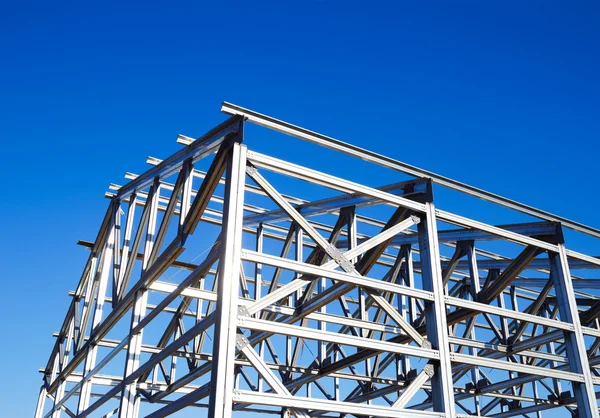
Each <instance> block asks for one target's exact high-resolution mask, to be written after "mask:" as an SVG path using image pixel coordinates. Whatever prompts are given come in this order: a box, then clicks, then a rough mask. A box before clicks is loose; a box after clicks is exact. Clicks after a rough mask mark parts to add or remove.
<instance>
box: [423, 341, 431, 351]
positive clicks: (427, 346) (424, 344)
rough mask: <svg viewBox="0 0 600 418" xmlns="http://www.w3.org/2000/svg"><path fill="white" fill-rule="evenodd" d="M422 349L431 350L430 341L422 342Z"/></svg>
mask: <svg viewBox="0 0 600 418" xmlns="http://www.w3.org/2000/svg"><path fill="white" fill-rule="evenodd" d="M421 347H422V348H426V349H428V350H431V349H432V348H433V345H432V344H431V342H430V341H427V340H423V343H422V344H421Z"/></svg>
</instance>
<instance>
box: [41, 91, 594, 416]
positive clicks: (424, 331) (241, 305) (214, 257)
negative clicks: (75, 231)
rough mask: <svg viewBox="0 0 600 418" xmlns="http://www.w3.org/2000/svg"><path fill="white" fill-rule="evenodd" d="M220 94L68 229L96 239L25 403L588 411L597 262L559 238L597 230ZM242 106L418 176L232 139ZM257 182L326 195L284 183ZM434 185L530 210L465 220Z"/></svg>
mask: <svg viewBox="0 0 600 418" xmlns="http://www.w3.org/2000/svg"><path fill="white" fill-rule="evenodd" d="M222 111H223V112H224V113H226V114H228V115H230V117H229V119H227V120H226V121H225V122H223V123H222V124H220V125H219V126H217V127H216V128H214V129H212V130H211V131H209V132H208V133H206V134H205V135H203V136H202V137H200V138H199V139H195V140H194V139H192V138H189V137H186V136H181V135H180V136H179V137H178V142H179V143H180V144H182V145H184V147H183V148H182V149H181V150H180V151H179V152H177V153H175V154H173V155H172V156H170V157H169V158H167V159H165V160H162V161H161V160H158V159H156V158H149V160H148V162H149V163H150V164H151V165H152V168H150V169H149V170H148V171H146V172H145V173H143V174H141V175H135V174H131V173H128V174H127V175H126V177H127V178H128V179H130V180H131V181H130V182H129V183H127V184H126V185H124V186H118V185H111V189H112V191H111V192H109V193H107V197H109V198H110V204H109V207H108V210H107V212H106V215H105V217H104V219H103V221H102V223H101V226H100V229H99V232H98V235H97V237H96V239H95V241H94V242H90V243H88V242H81V244H82V245H84V246H86V247H87V248H89V250H90V255H89V258H88V260H87V262H86V265H85V268H84V270H83V273H82V275H81V279H80V281H79V284H78V286H77V288H76V290H75V291H74V292H72V301H71V304H70V306H69V308H68V311H67V315H66V318H65V320H64V322H63V324H62V327H61V328H60V331H59V332H58V333H56V334H55V336H56V341H55V345H54V347H53V349H52V352H51V355H50V358H49V361H48V364H47V365H46V367H45V368H44V369H42V370H41V371H42V373H43V384H42V386H41V390H40V393H39V398H38V403H37V408H36V412H35V418H59V417H60V416H61V415H63V414H66V415H67V416H70V417H87V416H102V417H109V416H113V415H118V416H119V417H127V418H131V417H138V416H148V417H152V418H159V417H164V416H168V415H171V414H182V413H185V412H184V411H189V410H190V409H191V410H193V411H194V412H195V413H196V414H197V413H198V410H197V409H196V408H194V407H201V408H205V409H204V410H205V411H207V412H205V415H204V416H206V414H207V416H209V417H215V418H226V417H231V416H233V415H238V414H245V413H250V414H252V413H268V414H278V415H281V416H286V417H287V416H296V417H317V416H323V417H326V416H336V417H337V416H339V417H342V416H357V417H415V418H420V417H423V418H425V417H447V418H455V417H459V416H464V417H469V416H489V417H497V418H500V417H511V416H526V417H527V416H537V417H540V416H541V415H542V412H543V411H548V410H555V409H556V410H559V411H561V416H562V415H572V416H579V417H584V418H591V417H596V418H597V417H598V416H599V415H598V403H597V400H596V399H597V397H598V393H600V392H597V390H596V389H595V386H596V385H600V373H599V370H598V367H600V354H599V353H598V349H599V347H600V327H599V322H598V318H599V317H600V296H597V295H596V293H595V292H596V291H597V290H598V286H599V281H598V280H595V279H589V278H583V277H577V276H572V275H571V272H572V271H579V270H593V269H599V268H600V259H598V258H596V257H592V256H589V255H586V254H583V253H579V252H576V251H572V250H570V249H567V248H566V246H565V239H564V236H563V228H567V229H571V230H574V231H577V232H578V233H583V234H587V235H590V236H592V237H595V238H600V231H599V230H597V229H594V228H591V227H588V226H585V225H582V224H580V223H577V222H573V221H570V220H568V219H564V218H561V217H558V216H555V215H552V214H550V213H547V212H543V211H541V210H538V209H535V208H532V207H530V206H526V205H523V204H521V203H518V202H515V201H512V200H509V199H506V198H503V197H501V196H498V195H494V194H491V193H489V192H486V191H483V190H480V189H476V188H474V187H471V186H468V185H465V184H462V183H459V182H457V181H454V180H451V179H448V178H445V177H442V176H439V175H436V174H434V173H430V172H426V171H424V170H421V169H418V168H416V167H412V166H409V165H407V164H405V163H401V162H399V161H395V160H393V159H391V158H388V157H384V156H381V155H378V154H375V153H372V152H369V151H366V150H363V149H360V148H358V147H355V146H353V145H350V144H346V143H343V142H341V141H339V140H336V139H333V138H330V137H326V136H324V135H321V134H318V133H315V132H312V131H308V130H306V129H304V128H300V127H297V126H294V125H291V124H289V123H286V122H283V121H280V120H277V119H274V118H271V117H268V116H265V115H262V114H259V113H257V112H254V111H251V110H248V109H244V108H241V107H239V106H236V105H233V104H229V103H224V104H223V107H222ZM246 123H252V124H256V125H259V126H262V127H266V128H269V129H272V130H275V131H278V132H280V133H283V134H286V135H291V136H294V137H297V138H300V139H303V140H306V141H309V142H312V143H315V144H318V145H320V146H323V147H327V148H330V149H333V150H335V151H338V152H340V153H344V154H348V155H352V156H356V157H359V158H361V159H362V160H364V161H367V162H370V163H373V164H377V165H380V166H383V167H385V168H388V169H390V170H392V171H393V172H396V173H397V172H401V173H404V174H407V175H409V176H412V178H411V179H408V180H406V181H403V182H399V183H394V184H391V185H387V186H384V187H379V188H374V187H370V186H367V185H364V184H360V183H357V182H353V181H349V180H346V179H344V178H341V177H336V176H333V175H330V174H326V173H324V172H321V171H316V170H313V169H310V168H307V167H303V166H300V165H296V164H293V163H291V162H288V161H283V160H281V159H277V158H274V157H271V156H268V155H264V154H261V153H258V152H255V151H253V150H251V149H247V147H246V145H245V143H244V144H243V143H242V142H243V140H244V125H245V124H246ZM208 163H210V164H209V165H208ZM202 164H206V165H208V168H207V169H206V170H205V171H202V170H201V169H200V168H199V167H200V166H201V165H202ZM272 177H278V178H286V179H291V180H288V181H297V180H300V181H302V182H304V183H307V184H308V185H309V186H310V188H311V189H310V190H317V189H318V190H320V193H318V194H315V195H316V196H323V195H326V196H327V197H325V198H320V197H319V198H318V199H317V198H312V199H301V198H298V197H293V196H291V195H289V194H283V193H282V192H281V191H280V190H279V189H280V188H279V189H278V188H277V187H275V186H274V184H275V182H274V181H272V180H269V179H270V178H272ZM282 184H284V185H285V184H287V183H286V182H283V183H282ZM434 186H435V187H434ZM437 187H445V188H449V189H452V190H454V191H457V192H460V193H463V194H467V195H470V196H474V197H477V198H479V199H483V200H486V201H488V202H491V203H493V204H495V205H500V206H504V207H507V208H509V209H513V210H516V211H518V212H521V213H523V214H525V215H528V216H532V217H535V218H538V220H537V221H536V222H524V223H518V224H510V225H501V226H492V225H488V224H485V223H482V222H478V221H475V220H472V219H468V218H466V217H462V216H459V215H456V214H453V213H450V212H447V211H444V210H441V209H438V208H436V207H435V206H434V193H433V192H434V189H435V188H437ZM326 193H327V194H326ZM258 202H262V203H261V204H260V205H259V203H258ZM366 214H369V215H368V216H367V215H366ZM371 214H377V215H378V216H381V217H380V218H379V219H378V218H376V217H375V216H371ZM209 230H210V231H212V235H211V233H210V232H209ZM211 236H212V237H213V238H214V241H213V242H210V243H207V240H208V239H210V238H209V237H211ZM193 239H197V240H198V242H203V243H204V245H205V246H206V245H208V246H209V247H208V248H209V250H206V251H205V252H203V253H201V256H202V258H203V259H202V260H201V261H200V262H199V263H198V262H196V259H197V258H198V257H196V259H191V258H190V257H187V258H186V257H185V253H184V251H185V249H186V248H188V247H190V248H192V244H191V243H192V240H193ZM490 243H491V244H494V245H495V247H494V248H501V249H506V251H507V252H510V253H511V255H509V256H507V255H502V254H499V253H498V252H499V250H498V252H496V250H494V251H492V250H488V249H486V245H488V244H490ZM444 254H447V255H444ZM174 271H176V272H177V273H178V272H184V273H185V274H183V275H180V276H178V278H177V279H175V280H174V279H173V275H172V272H174ZM184 276H185V277H184ZM115 338H116V339H115ZM115 370H116V371H115ZM188 407H191V408H188Z"/></svg>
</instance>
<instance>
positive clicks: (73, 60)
mask: <svg viewBox="0 0 600 418" xmlns="http://www.w3.org/2000/svg"><path fill="white" fill-rule="evenodd" d="M599 19H600V3H598V2H593V1H589V2H586V1H576V0H574V1H564V2H559V1H525V2H512V1H459V2H451V1H444V2H416V1H414V2H413V1H410V2H408V1H407V2H403V1H398V2H392V1H376V2H358V1H347V2H343V1H319V2H309V3H306V4H305V3H301V2H281V3H270V2H266V1H261V2H257V3H256V4H250V2H239V3H237V2H227V3H225V4H219V3H216V2H215V3H212V4H211V3H203V4H197V3H194V2H190V3H179V2H170V3H169V4H167V3H163V4H158V3H156V4H152V3H150V4H149V3H147V2H146V3H142V2H140V3H137V4H136V3H125V2H124V3H116V2H115V3H112V4H109V3H107V2H90V3H81V2H60V3H56V2H30V1H23V2H13V3H7V2H5V3H3V4H2V5H1V6H0V51H1V52H2V65H1V66H0V140H1V141H2V157H3V158H2V165H1V170H2V178H3V179H4V180H3V183H2V189H3V192H4V196H5V200H4V204H3V205H2V206H0V219H2V228H1V229H0V234H1V235H0V251H1V253H2V256H0V271H1V272H2V283H3V292H1V294H0V303H1V307H0V309H1V317H2V320H1V321H0V324H1V325H0V326H1V329H2V335H3V336H4V341H3V344H1V345H0V355H1V356H2V360H1V363H0V365H1V368H2V372H3V376H4V377H3V379H2V380H1V381H0V403H1V404H2V405H3V415H4V416H6V417H22V416H23V417H25V416H31V414H32V413H33V408H34V404H35V398H36V396H37V390H38V387H39V384H40V381H41V380H40V375H39V374H38V373H37V369H38V368H39V367H42V366H43V365H45V363H46V361H47V355H48V353H49V351H50V349H51V347H52V343H53V341H52V337H51V333H52V332H53V331H56V330H58V328H59V326H60V324H61V322H62V320H63V317H64V313H65V310H66V307H67V304H68V302H69V298H68V296H67V292H68V291H69V290H70V289H74V288H75V286H76V283H77V280H78V279H79V274H80V272H81V269H82V267H83V263H84V260H85V258H86V257H87V254H86V251H85V250H84V249H82V248H79V247H77V246H76V245H75V243H76V242H77V240H78V239H87V240H93V238H94V236H95V232H96V228H97V227H98V224H99V221H100V218H101V216H102V215H103V213H104V211H105V209H106V205H107V204H108V202H107V201H106V199H104V198H103V193H104V191H105V190H106V189H107V186H108V184H109V183H111V182H115V183H123V182H124V180H123V174H124V172H125V171H136V172H141V171H143V170H145V169H146V166H145V164H144V161H145V158H146V156H147V155H154V156H158V157H165V156H167V155H169V154H171V153H172V152H174V151H175V150H177V149H178V148H177V145H176V144H175V143H174V140H175V137H176V135H177V134H178V133H184V134H187V135H190V136H199V135H200V134H202V133H203V132H204V131H206V130H208V129H209V128H211V127H212V126H214V125H215V124H217V123H219V122H220V121H222V120H223V119H224V117H223V116H222V115H221V114H220V113H219V108H220V103H221V101H223V100H227V101H231V102H233V103H236V104H239V105H242V106H245V107H249V108H252V109H255V110H257V111H260V112H263V113H267V114H270V115H272V116H275V117H279V118H282V119H284V120H288V121H290V122H293V123H296V124H299V125H301V126H305V127H307V128H310V129H314V130H317V131H320V132H323V133H326V134H329V135H332V136H335V137H337V138H340V139H343V140H346V141H348V142H351V143H354V144H357V145H359V146H363V147H366V148H369V149H372V150H374V151H377V152H381V153H385V154H387V155H390V156H392V157H395V158H397V159H400V160H403V161H406V162H408V163H411V164H414V165H417V166H420V167H423V168H426V169H430V170H432V171H435V172H438V173H440V174H444V175H447V176H450V177H453V178H456V179H458V180H462V181H465V182H468V183H471V184H473V185H475V186H478V187H481V188H485V189H488V190H490V191H493V192H496V193H499V194H503V195H505V196H508V197H511V198H514V199H517V200H520V201H523V202H525V203H528V204H531V205H534V206H538V207H540V208H543V209H545V210H548V211H550V212H554V213H557V214H560V215H562V216H565V217H569V218H573V219H576V220H578V221H580V222H583V223H587V224H590V225H592V226H596V227H600V224H599V223H598V221H597V218H596V216H597V209H596V207H597V204H598V203H599V202H600V198H599V197H598V191H599V189H598V184H597V179H598V175H597V158H598V150H599V146H598V141H599V137H600V135H599V134H600V126H599V122H598V121H599V120H600V119H599V114H600V113H599V111H600V102H599V100H598V98H599V97H600V78H599V77H598V74H600V54H598V45H599V42H600V29H599V27H598V21H599ZM258 145H261V144H260V142H259V144H258ZM261 146H263V147H264V146H265V143H263V144H262V145H261ZM298 157H299V158H301V159H309V158H311V157H312V156H311V155H307V154H304V155H299V156H298ZM317 158H318V156H317ZM333 164H334V165H335V162H333ZM338 168H339V167H338ZM383 180H385V179H383ZM379 183H380V184H383V183H386V181H381V182H379ZM466 209H468V208H466V207H465V210H466Z"/></svg>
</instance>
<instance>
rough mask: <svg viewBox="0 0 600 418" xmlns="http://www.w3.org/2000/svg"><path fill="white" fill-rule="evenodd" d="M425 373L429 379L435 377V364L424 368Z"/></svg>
mask: <svg viewBox="0 0 600 418" xmlns="http://www.w3.org/2000/svg"><path fill="white" fill-rule="evenodd" d="M423 371H424V372H425V374H426V375H427V376H429V377H433V374H434V368H433V364H427V365H426V366H425V367H424V368H423Z"/></svg>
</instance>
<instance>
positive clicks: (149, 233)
mask: <svg viewBox="0 0 600 418" xmlns="http://www.w3.org/2000/svg"><path fill="white" fill-rule="evenodd" d="M148 197H149V199H150V200H149V201H147V202H146V204H147V205H150V218H149V220H148V228H147V230H146V242H145V244H144V259H143V260H142V276H143V275H144V274H145V272H146V271H147V269H148V264H149V263H150V258H151V257H152V254H153V250H154V244H155V240H156V217H157V213H158V201H159V198H160V181H159V178H158V177H156V178H155V179H154V183H153V185H152V190H151V191H150V193H149V195H148ZM172 198H173V199H177V197H176V196H173V197H172ZM142 227H143V225H140V228H142ZM147 302H148V290H147V289H144V288H142V289H140V290H138V291H137V292H136V294H135V301H134V302H133V312H132V315H131V326H130V332H131V331H133V329H134V328H135V327H136V326H137V325H138V324H139V323H140V321H141V320H142V319H143V318H144V316H145V315H146V305H147ZM143 331H144V330H143V329H142V330H140V331H139V332H137V333H135V334H134V335H131V336H130V338H129V344H128V345H127V360H126V362H125V371H124V374H123V379H125V378H127V376H129V375H130V374H131V373H133V372H134V371H135V370H136V369H137V368H138V366H139V364H140V355H141V351H142V337H143ZM139 407H140V398H139V395H138V393H137V382H136V381H133V382H131V383H129V384H128V385H125V386H124V387H123V390H122V391H121V401H120V403H119V418H135V417H137V416H138V413H139Z"/></svg>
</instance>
